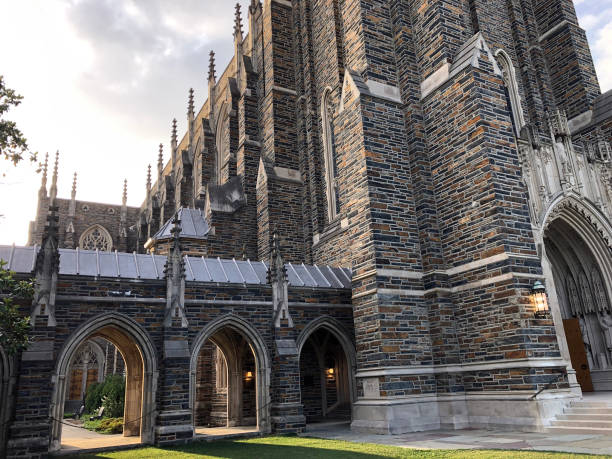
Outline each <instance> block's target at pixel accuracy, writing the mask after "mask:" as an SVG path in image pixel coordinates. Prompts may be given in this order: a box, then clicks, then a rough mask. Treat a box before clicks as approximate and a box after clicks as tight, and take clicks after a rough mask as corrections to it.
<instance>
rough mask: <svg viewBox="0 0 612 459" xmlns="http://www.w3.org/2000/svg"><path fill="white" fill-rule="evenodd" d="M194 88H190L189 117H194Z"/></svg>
mask: <svg viewBox="0 0 612 459" xmlns="http://www.w3.org/2000/svg"><path fill="white" fill-rule="evenodd" d="M193 111H194V110H193V88H189V102H188V104H187V116H188V117H190V118H191V117H193Z"/></svg>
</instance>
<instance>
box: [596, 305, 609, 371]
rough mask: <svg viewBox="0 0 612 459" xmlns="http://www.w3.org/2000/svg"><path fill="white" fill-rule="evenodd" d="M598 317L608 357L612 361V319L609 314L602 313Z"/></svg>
mask: <svg viewBox="0 0 612 459" xmlns="http://www.w3.org/2000/svg"><path fill="white" fill-rule="evenodd" d="M597 317H598V318H599V325H600V326H601V332H602V334H603V337H604V341H605V343H606V348H607V350H608V352H607V353H606V357H607V358H608V361H610V356H611V355H612V354H611V353H612V317H610V314H609V313H607V312H600V313H599V314H598V315H597Z"/></svg>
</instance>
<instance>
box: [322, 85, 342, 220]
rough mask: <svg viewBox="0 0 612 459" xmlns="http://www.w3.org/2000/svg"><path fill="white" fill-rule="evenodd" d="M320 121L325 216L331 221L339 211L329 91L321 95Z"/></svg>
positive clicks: (334, 143) (334, 141)
mask: <svg viewBox="0 0 612 459" xmlns="http://www.w3.org/2000/svg"><path fill="white" fill-rule="evenodd" d="M321 121H322V125H323V156H324V160H325V191H326V195H327V216H328V219H329V220H330V221H331V220H333V219H334V218H335V217H336V215H338V211H339V209H340V199H339V195H338V164H337V154H336V139H335V137H334V109H333V104H332V100H331V90H330V89H329V88H328V89H326V90H325V92H324V93H323V98H322V100H321Z"/></svg>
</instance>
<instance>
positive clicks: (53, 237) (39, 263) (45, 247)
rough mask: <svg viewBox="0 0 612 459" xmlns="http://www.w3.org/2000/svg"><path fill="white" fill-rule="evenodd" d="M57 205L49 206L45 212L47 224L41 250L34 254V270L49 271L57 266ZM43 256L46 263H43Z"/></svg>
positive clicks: (37, 271) (38, 271)
mask: <svg viewBox="0 0 612 459" xmlns="http://www.w3.org/2000/svg"><path fill="white" fill-rule="evenodd" d="M58 211H59V207H56V206H53V205H51V206H49V212H48V213H47V224H46V225H45V229H44V231H43V240H42V247H41V250H40V251H39V252H38V254H37V256H36V265H35V268H34V270H35V272H36V273H39V274H40V273H42V272H43V271H44V270H45V268H46V270H47V271H49V273H50V272H51V271H52V270H53V269H55V268H56V267H57V266H59V254H58V253H57V247H58V239H57V235H58V231H59V216H58V215H57V212H58ZM45 258H46V259H47V260H46V261H47V264H45Z"/></svg>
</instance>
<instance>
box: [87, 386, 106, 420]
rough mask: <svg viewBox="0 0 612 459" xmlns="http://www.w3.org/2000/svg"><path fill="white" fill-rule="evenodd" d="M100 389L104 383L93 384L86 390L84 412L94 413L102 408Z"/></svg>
mask: <svg viewBox="0 0 612 459" xmlns="http://www.w3.org/2000/svg"><path fill="white" fill-rule="evenodd" d="M102 389H104V383H95V384H92V385H91V386H89V387H88V388H87V393H86V395H85V412H86V413H96V412H97V411H98V408H100V407H101V406H102Z"/></svg>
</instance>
